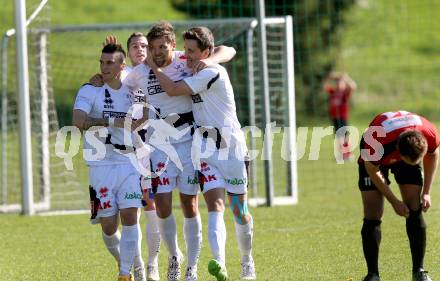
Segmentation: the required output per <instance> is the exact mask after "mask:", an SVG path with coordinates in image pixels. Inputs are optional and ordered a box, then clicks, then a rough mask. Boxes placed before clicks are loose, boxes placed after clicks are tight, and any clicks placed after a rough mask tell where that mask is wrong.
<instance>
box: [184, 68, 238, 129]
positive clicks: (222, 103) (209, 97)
mask: <svg viewBox="0 0 440 281" xmlns="http://www.w3.org/2000/svg"><path fill="white" fill-rule="evenodd" d="M184 81H185V83H186V84H188V86H189V87H190V88H191V89H192V91H193V94H192V96H191V98H192V103H193V105H192V108H193V114H194V120H195V122H196V124H197V125H199V126H212V127H216V128H223V127H231V128H234V129H240V128H241V125H240V122H239V121H238V118H237V112H236V108H235V101H234V90H233V89H232V85H231V81H230V80H229V75H228V73H227V71H226V69H225V68H224V67H223V66H221V65H219V64H216V65H212V66H209V67H207V68H205V69H203V70H201V71H200V72H198V73H197V74H195V75H194V76H192V77H187V78H185V79H184Z"/></svg>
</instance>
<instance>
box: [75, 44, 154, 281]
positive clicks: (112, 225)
mask: <svg viewBox="0 0 440 281" xmlns="http://www.w3.org/2000/svg"><path fill="white" fill-rule="evenodd" d="M125 56H126V55H125V51H124V50H123V49H122V47H121V46H120V45H118V44H107V45H105V46H104V48H103V49H102V54H101V58H100V67H101V76H102V79H103V81H104V85H103V86H102V87H93V86H92V85H84V86H83V87H81V89H80V90H79V92H78V95H77V97H76V100H75V105H74V111H73V125H74V126H76V127H78V128H79V129H80V130H81V131H87V132H86V134H85V136H86V137H85V141H84V148H85V149H87V150H89V151H93V150H96V154H94V155H103V156H102V159H99V158H96V159H86V162H87V165H88V166H89V170H90V171H89V177H90V202H91V213H92V216H91V221H92V223H94V224H97V223H100V224H101V228H102V238H103V240H104V243H105V244H106V246H107V249H108V250H109V252H110V253H111V254H112V255H113V256H114V257H115V259H116V260H117V261H118V264H119V278H118V280H120V281H128V280H132V276H131V275H130V269H131V267H132V265H133V263H134V266H135V269H136V267H138V268H139V269H141V270H143V268H144V265H143V261H142V258H141V249H140V242H141V236H142V234H141V231H140V225H139V221H138V211H139V208H142V207H143V205H142V190H141V187H140V173H139V172H138V170H137V169H136V167H134V166H133V165H132V163H131V162H130V160H129V158H128V157H127V156H126V155H125V154H129V153H130V151H133V147H129V146H127V145H125V143H124V130H125V129H124V123H125V118H130V119H131V117H130V116H126V115H127V112H129V110H130V108H131V106H132V97H131V92H130V91H129V89H128V87H126V86H124V85H123V84H122V82H121V73H122V71H123V69H124V67H125ZM146 113H147V112H146V110H144V111H143V113H142V114H143V115H146ZM142 119H144V120H142ZM139 121H140V123H138V122H139ZM143 121H146V118H141V119H139V120H137V121H136V122H134V124H135V125H134V126H133V127H132V128H136V127H137V126H140V125H141V124H143ZM97 133H98V136H96V134H97ZM103 134H104V135H105V136H104V137H103V136H102V135H103ZM91 135H92V136H93V137H91ZM119 216H120V218H121V224H122V233H121V234H120V235H119V232H118V218H119ZM140 276H141V277H142V276H144V274H143V273H142V272H141V275H140ZM143 280H145V277H143Z"/></svg>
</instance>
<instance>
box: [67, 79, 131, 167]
mask: <svg viewBox="0 0 440 281" xmlns="http://www.w3.org/2000/svg"><path fill="white" fill-rule="evenodd" d="M132 103H133V97H132V94H131V92H130V90H129V89H128V87H127V86H125V85H122V87H121V88H120V89H118V90H115V89H112V88H110V87H109V86H108V85H107V84H104V86H102V87H93V86H92V85H89V84H86V85H84V86H83V87H81V89H80V90H79V92H78V94H77V96H76V100H75V105H74V109H79V110H82V111H84V112H86V113H87V115H88V116H89V117H91V118H110V117H114V118H122V117H125V116H126V115H127V112H129V110H130V107H131V105H132ZM106 129H107V130H108V136H106V137H99V136H98V134H97V133H96V134H95V137H96V138H97V139H98V140H99V142H101V143H103V144H104V145H105V148H106V151H105V156H104V158H102V159H101V160H99V161H98V160H96V161H86V162H87V164H88V165H90V166H96V165H114V164H118V163H130V161H129V158H128V157H126V156H124V155H123V154H121V153H120V152H117V151H115V149H114V148H115V147H114V144H117V145H124V129H123V128H113V127H107V128H106ZM125 133H126V134H130V137H131V132H128V131H126V132H125ZM109 136H110V137H109ZM106 139H107V143H108V139H109V140H110V142H111V143H112V144H105V143H106ZM127 145H129V146H132V144H127ZM84 149H92V151H93V154H96V153H97V151H96V145H95V146H93V145H92V144H91V143H89V142H88V140H87V139H85V140H84Z"/></svg>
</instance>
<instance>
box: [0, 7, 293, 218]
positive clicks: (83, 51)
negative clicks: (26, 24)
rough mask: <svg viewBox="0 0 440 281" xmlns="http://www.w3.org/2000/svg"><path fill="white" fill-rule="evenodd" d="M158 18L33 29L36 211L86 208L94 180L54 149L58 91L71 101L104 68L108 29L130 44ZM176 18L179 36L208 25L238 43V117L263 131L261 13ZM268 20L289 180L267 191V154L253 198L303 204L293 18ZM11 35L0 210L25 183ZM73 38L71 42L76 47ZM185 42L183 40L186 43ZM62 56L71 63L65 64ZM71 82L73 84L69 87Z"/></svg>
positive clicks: (276, 113) (5, 69) (5, 53)
mask: <svg viewBox="0 0 440 281" xmlns="http://www.w3.org/2000/svg"><path fill="white" fill-rule="evenodd" d="M153 24H154V23H153V22H145V23H132V24H99V25H77V26H50V27H46V28H34V29H29V30H28V32H29V38H31V39H32V42H33V44H32V45H31V46H30V47H29V48H30V50H29V53H30V55H29V56H30V58H29V60H30V61H31V63H30V68H32V69H30V73H33V75H32V77H31V88H32V89H33V90H32V92H31V96H32V102H35V104H33V105H31V108H32V110H33V111H32V118H31V119H32V120H31V122H32V131H33V135H32V139H33V147H34V149H33V150H34V154H35V155H33V162H34V163H33V164H34V177H35V178H37V180H36V181H34V185H35V190H34V195H35V196H34V197H35V202H34V208H35V211H36V212H45V211H64V210H77V209H85V208H87V204H88V189H87V183H86V182H84V179H86V178H87V175H85V174H84V171H85V169H79V170H74V171H73V172H70V171H66V170H65V167H64V166H63V161H62V159H59V158H57V157H56V156H55V155H54V154H55V153H54V142H55V138H54V135H56V132H57V130H58V129H59V124H58V115H59V113H57V111H56V104H55V101H56V100H57V98H58V101H59V100H60V98H59V97H60V96H61V95H64V94H65V93H66V94H67V93H68V94H69V95H70V96H69V99H70V100H71V99H72V95H73V96H74V95H75V94H76V91H77V90H78V88H79V87H80V86H81V84H82V83H84V82H87V80H85V78H84V77H86V78H87V77H90V76H91V75H93V73H95V72H96V71H97V70H98V68H97V63H96V61H97V52H99V50H100V46H101V43H102V41H103V40H104V38H105V36H106V35H108V34H116V35H117V36H118V38H123V39H122V40H121V41H122V42H124V40H125V38H127V37H128V36H127V35H129V34H130V33H132V32H135V31H143V32H145V31H147V30H148V29H149V27H150V26H152V25H153ZM172 24H173V25H174V27H175V30H176V34H177V37H178V38H177V39H178V40H180V38H179V37H180V36H179V34H180V33H181V31H183V30H184V29H187V28H189V27H193V26H199V25H204V26H207V27H208V28H210V29H211V30H212V31H213V33H214V36H215V39H216V44H217V45H219V44H226V45H233V46H235V45H236V46H235V47H236V49H237V55H236V57H235V58H234V59H233V61H231V62H230V63H228V64H226V65H225V67H226V68H228V71H229V74H230V77H231V82H232V83H233V86H234V91H235V92H236V102H237V110H238V115H239V118H240V121H241V122H242V125H243V126H256V127H258V128H259V129H261V131H263V132H264V130H265V129H266V125H265V124H262V122H263V120H264V119H263V107H264V105H263V96H262V85H261V81H260V79H258V77H259V71H260V70H259V60H260V57H259V56H260V53H259V48H258V40H259V38H258V36H257V32H256V28H257V27H258V21H257V19H254V18H230V19H212V20H209V19H207V20H190V21H179V22H172ZM264 24H265V26H266V29H267V32H266V34H267V64H268V78H269V81H268V82H269V83H268V84H269V94H270V101H269V102H270V105H269V107H270V111H271V116H272V118H271V122H276V124H277V125H278V126H281V127H282V128H283V149H284V154H285V157H287V158H288V159H289V160H290V161H285V163H283V165H282V166H280V167H281V168H279V169H277V171H276V172H277V173H278V175H277V177H280V178H283V179H282V181H281V184H280V183H278V184H277V183H275V189H276V190H268V188H269V187H268V186H266V188H265V189H263V188H262V187H263V186H264V182H265V181H264V173H261V172H259V171H260V170H261V171H262V172H263V171H264V165H262V163H263V161H262V160H261V159H257V160H254V161H251V174H250V190H249V197H250V198H249V202H250V205H253V206H256V205H265V204H267V197H266V194H272V195H273V198H270V200H269V201H271V203H272V204H273V205H280V204H282V205H284V204H296V203H297V202H298V186H297V185H298V184H297V183H298V181H297V180H298V175H297V159H296V121H295V89H294V61H293V60H294V59H293V50H294V48H293V29H292V18H291V16H286V17H276V18H265V19H264ZM96 38H98V39H96ZM12 40H14V35H13V34H12V35H8V34H5V35H4V36H3V40H2V49H1V50H2V54H1V55H2V56H1V58H2V61H1V63H2V83H1V92H0V93H1V101H2V115H1V118H2V120H1V123H0V124H1V133H2V138H1V150H2V153H1V155H2V156H1V170H2V171H1V177H2V179H1V184H2V186H1V191H0V212H17V211H20V210H21V204H20V200H18V199H19V197H20V196H21V195H20V194H19V192H18V191H17V187H19V186H20V184H19V178H17V174H16V173H14V172H13V169H14V167H15V166H14V165H16V163H15V161H16V159H15V158H13V157H14V155H15V150H16V149H17V147H16V145H14V143H16V142H17V136H15V130H16V126H15V122H16V118H15V117H14V114H17V112H16V109H15V108H14V107H15V106H16V101H15V100H14V95H12V94H11V93H12V92H14V89H13V86H11V85H13V84H12V83H11V82H10V80H11V79H12V78H11V77H8V73H9V74H10V73H11V72H12V71H13V65H12V63H11V62H8V58H10V57H11V53H12V50H11V48H10V47H9V45H10V44H9V42H10V41H12ZM69 40H70V41H69ZM69 42H72V44H71V45H70V44H69ZM178 45H181V44H179V41H178ZM237 46H238V47H237ZM31 56H32V57H31ZM63 60H66V61H67V62H66V63H65V64H63V63H64V61H63ZM82 67H83V68H82ZM10 76H11V75H10ZM67 79H71V80H69V81H68V80H67ZM60 85H61V86H60ZM70 85H73V86H72V87H70ZM72 102H73V100H72ZM58 110H60V109H58ZM65 110H67V109H65ZM69 110H71V106H70V108H69ZM65 125H70V124H65ZM248 144H249V149H250V150H259V149H260V146H261V145H264V140H263V141H260V140H257V139H256V138H252V137H251V138H249V137H248ZM35 148H36V149H35ZM277 149H279V148H277ZM274 157H275V156H274ZM277 157H278V156H277ZM284 159H285V158H284ZM281 160H283V159H281V158H279V159H278V158H277V159H272V161H274V162H276V163H278V162H281ZM63 169H64V170H63ZM264 172H266V171H264ZM35 174H37V175H35ZM271 188H272V189H273V188H274V187H271ZM17 193H18V194H17Z"/></svg>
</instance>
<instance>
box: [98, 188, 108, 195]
mask: <svg viewBox="0 0 440 281" xmlns="http://www.w3.org/2000/svg"><path fill="white" fill-rule="evenodd" d="M107 194H108V188H107V187H105V186H104V187H101V188H100V189H99V198H104V197H107Z"/></svg>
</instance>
